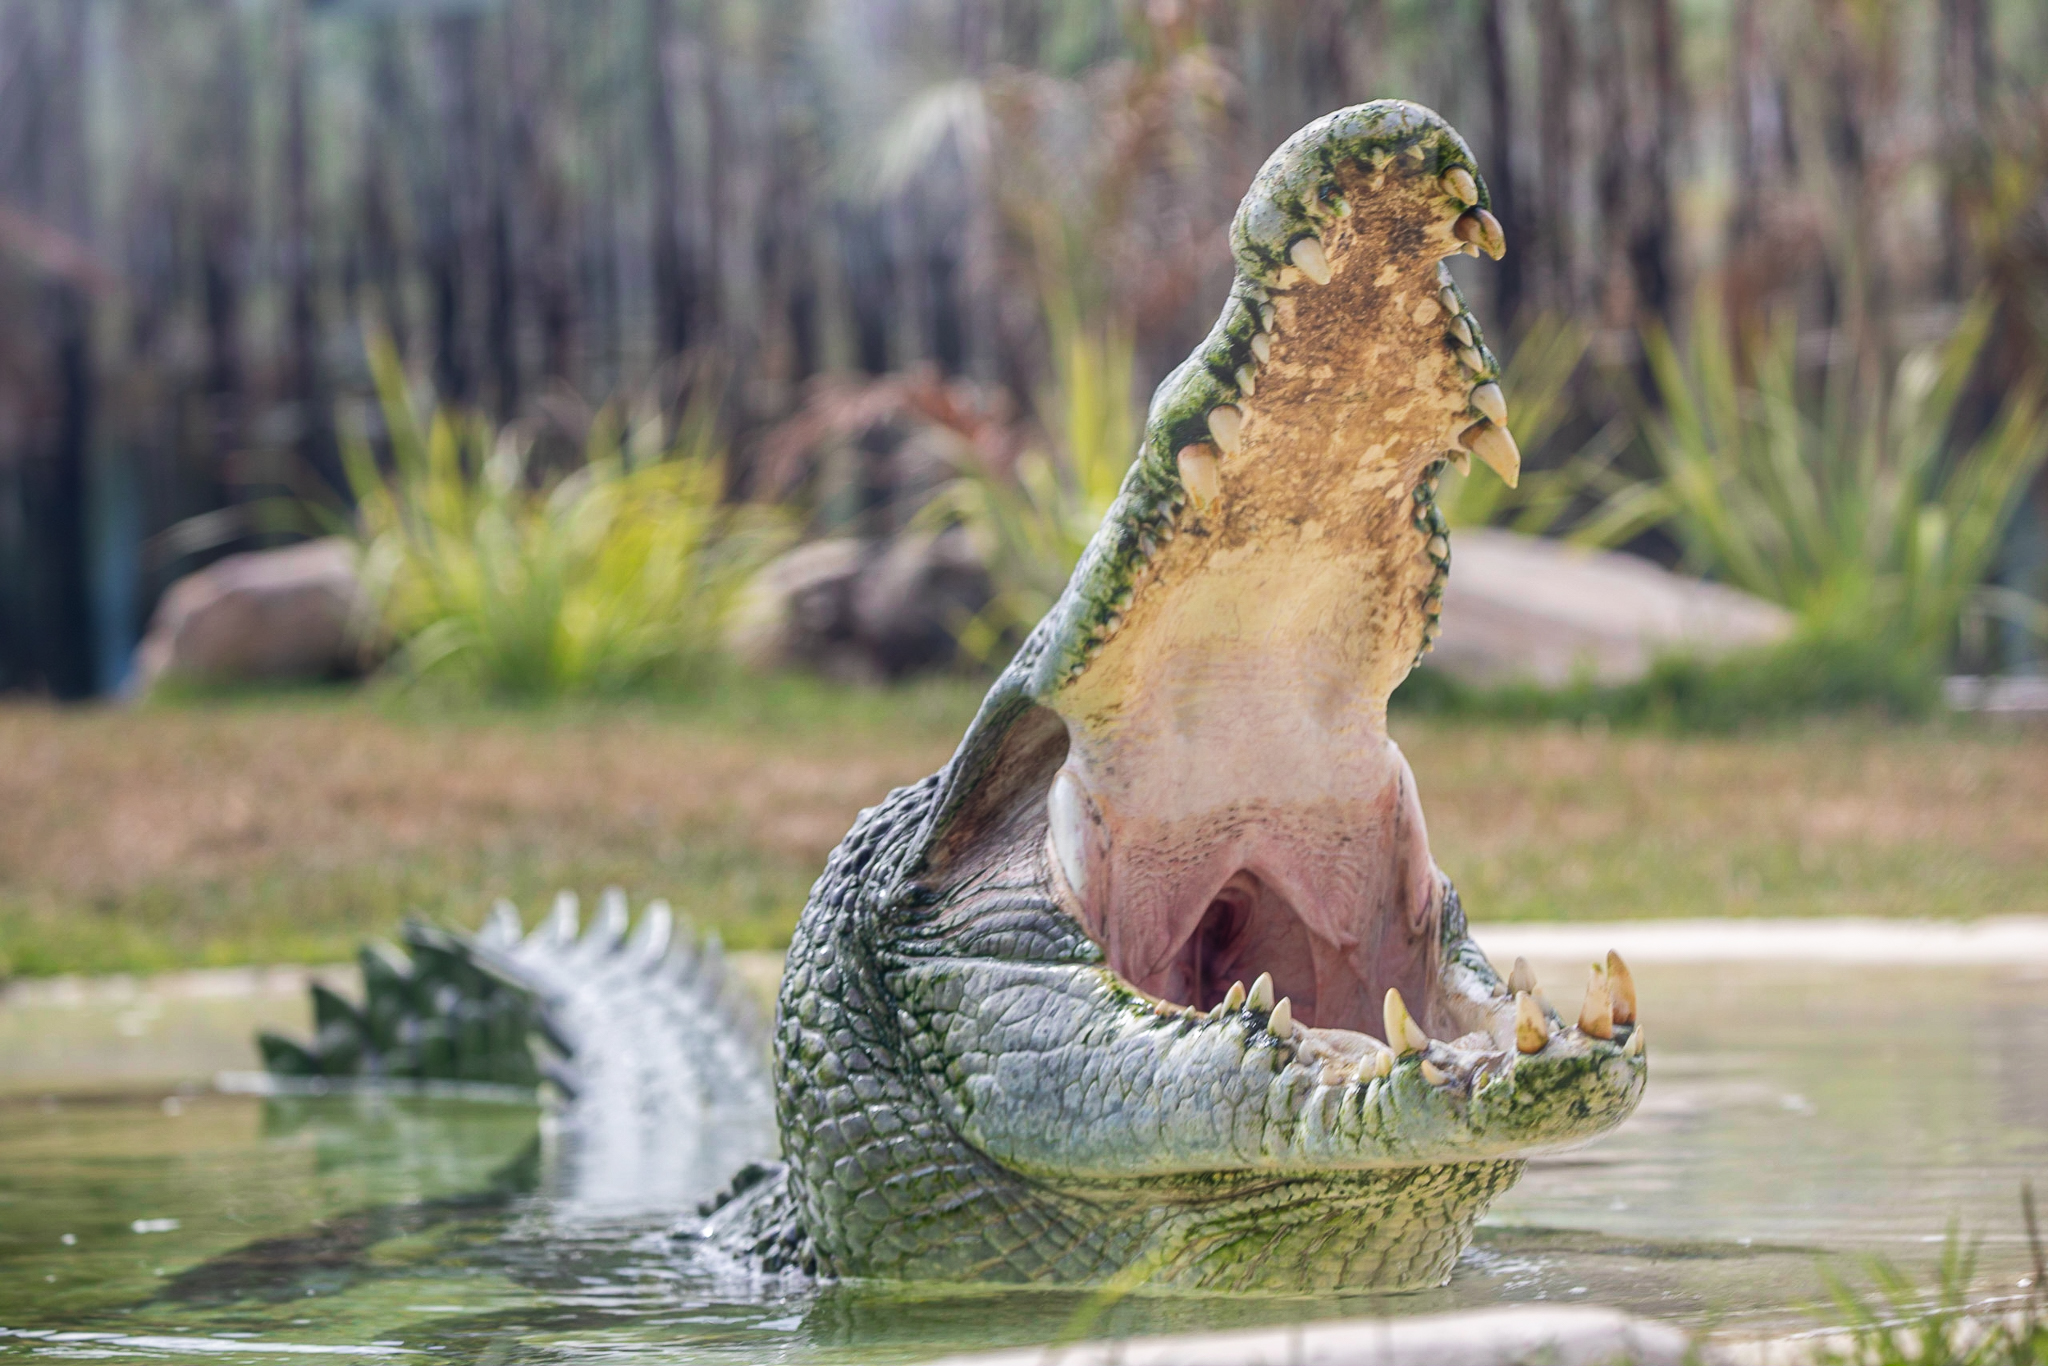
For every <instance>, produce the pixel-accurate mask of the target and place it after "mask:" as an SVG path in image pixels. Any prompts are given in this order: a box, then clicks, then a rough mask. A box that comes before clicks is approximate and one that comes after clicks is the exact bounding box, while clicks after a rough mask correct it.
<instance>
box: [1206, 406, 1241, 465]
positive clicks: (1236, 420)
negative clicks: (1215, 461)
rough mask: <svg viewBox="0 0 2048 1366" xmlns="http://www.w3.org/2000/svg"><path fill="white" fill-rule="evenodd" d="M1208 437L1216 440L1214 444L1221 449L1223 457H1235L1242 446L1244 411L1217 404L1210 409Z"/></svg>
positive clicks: (1235, 407)
mask: <svg viewBox="0 0 2048 1366" xmlns="http://www.w3.org/2000/svg"><path fill="white" fill-rule="evenodd" d="M1209 435H1211V436H1213V437H1215V438H1216V444H1217V445H1219V446H1221V447H1222V448H1223V453H1224V454H1225V455H1236V454H1237V452H1238V448H1239V447H1240V446H1242V445H1243V444H1244V410H1243V409H1242V408H1239V407H1237V406H1236V405H1234V404H1230V403H1219V404H1217V405H1216V406H1215V407H1214V408H1211V409H1210V410H1209Z"/></svg>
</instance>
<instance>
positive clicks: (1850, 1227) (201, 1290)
mask: <svg viewBox="0 0 2048 1366" xmlns="http://www.w3.org/2000/svg"><path fill="white" fill-rule="evenodd" d="M1537 966H1538V969H1539V971H1540V972H1541V973H1542V974H1543V978H1544V981H1545V983H1546V985H1548V986H1550V988H1551V990H1552V994H1553V996H1554V997H1555V998H1556V999H1558V1000H1559V1002H1560V1004H1563V1003H1564V1002H1566V1001H1568V1000H1576V995H1577V980H1576V978H1575V977H1574V976H1573V975H1572V974H1571V973H1570V971H1569V970H1568V969H1567V968H1566V967H1565V966H1563V965H1555V964H1550V963H1545V962H1540V961H1539V962H1538V964H1537ZM1580 971H1581V972H1582V971H1583V968H1581V969H1580ZM1636 975H1637V979H1638V983H1639V987H1640V991H1641V996H1642V999H1643V1002H1644V1018H1645V1026H1646V1029H1647V1030H1648V1036H1649V1044H1650V1050H1651V1059H1652V1063H1651V1069H1652V1070H1651V1084H1650V1089H1649V1092H1648V1095H1647V1097H1646V1099H1645V1102H1644V1104H1643V1107H1642V1110H1641V1111H1640V1112H1639V1113H1638V1115H1637V1116H1636V1117H1635V1118H1634V1119H1633V1120H1631V1121H1630V1123H1629V1124H1628V1125H1627V1126H1625V1127H1624V1128H1623V1129H1622V1130H1620V1131H1619V1132H1617V1133H1616V1134H1614V1135H1612V1136H1611V1137H1609V1138H1608V1139H1607V1140H1605V1141H1603V1142H1601V1143H1599V1144H1596V1145H1594V1146H1593V1147H1591V1148H1589V1149H1586V1150H1584V1151H1582V1152H1579V1153H1576V1154H1572V1155H1569V1156H1567V1157H1562V1158H1557V1159H1552V1160H1548V1161H1544V1162H1539V1163H1536V1164H1532V1166H1531V1168H1530V1171H1529V1174H1528V1176H1527V1178H1526V1179H1525V1180H1524V1181H1523V1182H1522V1184H1521V1185H1520V1186H1519V1187H1518V1188H1517V1189H1516V1190H1515V1191H1514V1192H1513V1193H1512V1194H1511V1195H1510V1196H1509V1197H1508V1198H1506V1199H1505V1200H1503V1201H1502V1202H1501V1203H1500V1204H1499V1205H1498V1206H1497V1207H1496V1208H1495V1210H1494V1211H1493V1213H1492V1215H1491V1216H1490V1217H1489V1219H1488V1220H1487V1222H1486V1224H1485V1225H1484V1226H1483V1227H1482V1228H1481V1231H1480V1237H1479V1240H1478V1242H1477V1244H1476V1245H1475V1247H1474V1249H1473V1250H1472V1252H1471V1253H1470V1254H1469V1255H1468V1256H1467V1257H1466V1259H1465V1261H1464V1263H1463V1264H1462V1265H1461V1267H1460V1269H1459V1271H1458V1273H1457V1275H1456V1276H1455V1277H1454V1279H1453V1281H1452V1283H1451V1285H1450V1286H1449V1287H1447V1288H1446V1289H1443V1290H1439V1291H1431V1292H1427V1293H1422V1294H1414V1295H1401V1296H1387V1297H1378V1298H1374V1297H1366V1296H1354V1297H1327V1298H1322V1299H1317V1300H1307V1299H1300V1300H1288V1299H1247V1298H1233V1297H1224V1296H1167V1295H1137V1296H1132V1297H1129V1298H1126V1299H1123V1300H1120V1301H1117V1302H1115V1303H1108V1304H1105V1303H1102V1302H1100V1301H1098V1300H1097V1299H1095V1298H1094V1297H1091V1296H1089V1295H1085V1294H1079V1293H1071V1292H1047V1291H988V1290H966V1289H948V1288H933V1289H917V1290H908V1291H906V1290H904V1289H902V1288H898V1287H867V1286H835V1287H824V1288H806V1287H801V1286H787V1285H780V1284H772V1285H763V1284H760V1283H757V1282H755V1281H753V1280H751V1279H750V1278H748V1277H746V1276H745V1275H743V1274H741V1273H739V1272H738V1271H736V1270H735V1269H733V1268H730V1267H718V1266H711V1265H706V1264H704V1263H703V1262H701V1261H699V1260H697V1259H695V1258H693V1256H692V1255H691V1254H690V1253H689V1252H688V1250H687V1248H686V1247H683V1248H679V1247H678V1245H676V1244H674V1243H672V1242H671V1241H670V1240H669V1239H668V1238H667V1237H666V1236H664V1230H665V1228H666V1227H667V1225H668V1223H669V1222H670V1213H671V1211H670V1210H669V1209H667V1208H664V1209H659V1210H646V1209H642V1210H637V1211H635V1210H631V1209H622V1208H621V1207H620V1206H619V1205H618V1204H617V1203H616V1202H611V1203H604V1202H599V1203H595V1204H594V1203H592V1202H590V1201H588V1200H583V1199H579V1198H578V1191H577V1190H576V1188H575V1187H576V1181H577V1178H576V1177H575V1173H574V1166H573V1163H572V1162H568V1161H566V1160H565V1157H564V1153H563V1151H562V1150H563V1147H564V1145H563V1144H562V1142H561V1141H560V1139H559V1138H558V1136H556V1135H554V1134H553V1133H552V1132H551V1127H550V1125H549V1122H548V1120H547V1117H546V1116H544V1115H543V1114H541V1112H539V1111H538V1110H536V1109H534V1108H532V1107H529V1106H525V1105H516V1104H502V1103H498V1104H493V1103H480V1102H475V1101H449V1100H421V1099H396V1098H371V1097H334V1098H324V1099H318V1100H303V1099H292V1100H276V1099H273V1100H263V1099H257V1098H249V1097H237V1096H223V1095H217V1094H212V1093H209V1092H205V1091H197V1090H194V1089H192V1088H191V1087H190V1086H187V1087H185V1088H184V1090H182V1091H181V1090H179V1089H176V1087H175V1086H174V1085H172V1081H171V1079H172V1078H174V1077H176V1076H181V1075H185V1076H189V1075H190V1074H191V1072H192V1070H193V1069H194V1068H195V1067H197V1066H198V1065H199V1064H200V1063H201V1062H202V1061H204V1060H203V1059H202V1058H200V1057H199V1056H198V1055H197V1054H196V1053H193V1052H191V1051H190V1049H189V1048H188V1051H187V1052H186V1053H184V1054H177V1055H175V1056H173V1055H168V1054H167V1055H165V1057H166V1058H167V1059H168V1060H167V1061H166V1060H159V1062H158V1063H157V1066H159V1067H160V1068H162V1069H165V1071H166V1078H165V1080H164V1081H163V1082H162V1083H160V1084H154V1085H144V1084H143V1083H142V1082H140V1081H138V1080H137V1077H136V1069H137V1068H138V1067H140V1066H141V1064H138V1063H135V1062H134V1061H133V1058H132V1057H131V1058H130V1060H129V1061H128V1062H127V1063H126V1064H123V1063H122V1062H121V1060H120V1057H119V1056H118V1055H119V1050H118V1049H117V1048H115V1047H114V1046H113V1045H112V1044H111V1043H107V1042H106V1036H107V1035H108V1031H109V1029H110V1028H111V1029H112V1031H113V1033H114V1034H115V1035H119V1036H122V1037H129V1038H131V1040H132V1042H133V1043H134V1045H135V1048H136V1049H138V1050H142V1051H143V1052H145V1053H146V1052H147V1050H149V1049H151V1048H156V1049H163V1048H164V1047H166V1045H165V1044H164V1042H163V1039H164V1038H165V1037H166V1036H169V1035H177V1036H180V1037H183V1036H184V1034H185V1033H186V1031H184V1030H182V1029H180V1027H179V1026H180V1021H181V1020H183V1019H185V1018H187V1017H188V1016H193V1013H194V1012H199V1014H200V1015H202V1016H203V1018H204V1020H205V1021H206V1022H207V1027H208V1028H210V1029H212V1030H213V1031H214V1034H215V1036H219V1037H225V1036H226V1034H227V1032H228V1031H229V1030H230V1029H239V1027H240V1022H239V1021H236V1020H233V1019H232V1018H231V1016H232V1013H233V1010H232V1009H231V1008H230V1007H229V1006H228V1005H225V1004H223V1003H222V1001H221V1000H219V999H211V1000H209V1001H207V1002H205V1003H203V1010H202V1008H201V1006H200V1005H195V1004H192V1003H190V1002H185V1003H180V1002H178V1001H171V1002H168V1003H161V1002H160V1003H158V1005H156V1006H155V1007H152V1009H154V1010H155V1012H156V1013H155V1014H154V1015H150V1016H149V1017H148V1020H147V1021H146V1022H145V1025H144V1027H141V1028H138V1027H137V1026H136V1023H135V1021H136V1018H137V1017H136V1014H135V1012H136V1011H137V1010H138V1009H141V1007H138V1006H137V1005H136V1004H135V1002H134V1001H133V1000H129V1001H128V1002H127V1003H126V1004H125V1005H123V1004H120V1003H113V1004H101V1005H95V1004H93V1003H92V1002H86V1003H84V1004H80V1003H77V1002H73V1003H72V1004H70V1005H68V1006H67V1005H62V1004H52V1003H50V1002H47V1001H45V1002H42V1003H40V1004H36V1003H31V1004H29V1005H19V1004H17V1005H14V1006H9V1007H0V1330H4V1332H0V1359H37V1360H51V1359H54V1360H71V1359H92V1360H98V1361H108V1360H112V1361H126V1360H149V1359H158V1360H163V1359H171V1360H216V1361H226V1362H240V1361H252V1362H254V1361H277V1360H281V1359H283V1358H286V1357H292V1356H307V1355H321V1354H336V1355H344V1356H348V1357H351V1358H354V1357H367V1358H372V1359H376V1358H383V1359H390V1360H396V1361H450V1362H522V1363H523V1362H578V1363H595V1362H604V1361H610V1360H621V1361H623V1360H631V1361H634V1362H784V1361H786V1362H837V1361H845V1362H855V1361H858V1362H887V1361H913V1360H917V1359H920V1358H924V1357H930V1356H936V1355H939V1354H942V1353H945V1352H948V1351H960V1350H969V1349H974V1348H992V1347H1000V1346H1010V1345H1020V1344H1030V1343H1038V1342H1046V1341H1050V1340H1052V1339H1054V1338H1057V1337H1059V1336H1061V1335H1063V1334H1073V1333H1079V1332H1084V1331H1085V1332H1088V1333H1091V1334H1128V1333H1149V1332H1168V1331H1188V1330H1191V1329H1197V1328H1208V1327H1216V1328H1221V1327H1238V1326H1246V1325H1252V1324H1260V1323H1271V1322H1278V1321H1296V1320H1300V1319H1302V1318H1305V1317H1324V1316H1346V1315H1358V1314H1376V1313H1410V1312H1421V1311H1431V1310H1440V1309H1444V1308H1448V1307H1454V1306H1466V1305H1481V1304H1493V1303H1499V1302H1502V1301H1513V1300H1534V1299H1552V1300H1565V1301H1568V1302H1586V1303H1602V1304H1612V1305H1617V1306H1620V1307H1624V1308H1627V1309H1631V1310H1634V1311H1636V1312H1641V1313H1647V1314H1652V1315H1656V1316H1659V1317H1664V1318H1671V1319H1676V1320H1678V1321H1680V1322H1683V1323H1686V1324H1691V1325H1700V1326H1718V1327H1722V1328H1732V1329H1741V1330H1754V1331H1766V1330H1774V1329H1779V1328H1784V1327H1787V1326H1796V1325H1797V1324H1799V1323H1802V1322H1805V1321H1806V1315H1807V1312H1808V1306H1810V1305H1813V1304H1816V1303H1819V1302H1821V1301H1823V1300H1824V1298H1825V1295H1826V1290H1825V1285H1824V1282H1823V1280H1822V1278H1821V1270H1820V1269H1821V1267H1822V1266H1823V1265H1824V1264H1831V1265H1834V1266H1836V1267H1838V1268H1839V1269H1841V1270H1844V1271H1849V1272H1853V1271H1854V1270H1855V1267H1856V1265H1857V1260H1856V1259H1857V1257H1858V1256H1859V1255H1868V1254H1873V1253H1874V1254H1881V1255H1884V1256H1886V1257H1889V1258H1891V1259H1892V1260H1893V1261H1895V1262H1898V1263H1900V1264H1901V1265H1904V1266H1906V1267H1909V1268H1913V1269H1921V1268H1924V1267H1927V1266H1929V1265H1931V1264H1932V1263H1933V1261H1934V1260H1935V1258H1936V1257H1937V1256H1938V1254H1939V1252H1940V1250H1941V1249H1940V1246H1939V1244H1940V1242H1941V1240H1942V1238H1943V1237H1944V1235H1945V1234H1946V1233H1947V1232H1948V1231H1949V1230H1950V1229H1951V1228H1960V1229H1961V1230H1963V1232H1964V1233H1965V1234H1966V1235H1972V1236H1974V1237H1976V1238H1978V1239H1980V1240H1981V1242H1980V1244H1979V1254H1978V1286H1979V1289H1980V1291H1981V1292H1983V1293H1986V1294H1992V1293H1998V1292H1999V1291H2001V1290H2003V1291H2005V1292H2006V1293H2010V1291H2011V1288H2012V1287H2013V1285H2014V1282H2015V1280H2016V1279H2017V1278H2018V1277H2020V1276H2021V1275H2023V1274H2024V1270H2025V1250H2024V1245H2023V1242H2022V1240H2021V1235H2020V1231H2019V1227H2018V1217H2017V1200H2016V1194H2017V1190H2018V1186H2019V1182H2020V1180H2021V1179H2022V1178H2023V1177H2024V1176H2029V1175H2031V1176H2032V1177H2033V1179H2034V1180H2035V1182H2036V1184H2037V1186H2040V1187H2042V1188H2044V1189H2048V968H2044V967H2042V966H2040V965H2038V964H2036V965H2026V964H2019V965H2013V966H2007V967H1946V968H1941V969H1912V968H1905V967H1870V966H1857V967H1850V966H1840V965H1835V966H1830V965H1827V964H1810V963H1809V964H1805V965H1781V964H1757V963H1747V964H1739V965H1738V964H1725V963H1704V962H1702V963H1667V964H1657V963H1648V964H1639V965H1638V967H1637V973H1636ZM282 1000H283V998H282V997H279V996H275V995H274V994H273V995H269V996H264V995H260V994H259V995H258V996H256V997H251V998H248V999H247V1000H246V1001H245V1003H244V1004H243V1006H241V1007H240V1009H242V1010H243V1011H244V1012H245V1013H246V1014H249V1015H251V1016H255V1017H260V1018H263V1019H265V1020H268V1021H275V1020H277V1019H278V1018H279V1016H280V1015H281V1014H282V1013H284V1011H283V1007H282V1006H281V1005H280V1002H281V1001H282ZM124 1011H125V1012H127V1013H126V1014H125V1015H123V1014H122V1012H124ZM37 1012H41V1013H37ZM181 1012H183V1013H182V1014H181ZM224 1012H225V1013H224ZM117 1016H118V1017H119V1019H117V1018H116V1017H117ZM194 1017H195V1018H196V1016H194ZM120 1019H125V1020H126V1021H127V1024H126V1025H122V1024H121V1023H120ZM109 1021H113V1024H111V1025H110V1024H109ZM66 1031H71V1032H72V1033H71V1034H69V1035H67V1033H66ZM74 1035H75V1036H76V1037H78V1038H87V1039H98V1040H100V1041H101V1043H102V1044H104V1045H105V1047H104V1050H103V1051H102V1052H99V1053H92V1052H91V1050H81V1051H80V1056H86V1055H88V1054H90V1056H92V1057H93V1058H94V1059H95V1061H96V1065H97V1066H98V1067H99V1069H100V1070H101V1072H102V1073H104V1077H101V1076H97V1075H95V1074H92V1073H87V1072H84V1071H80V1072H77V1073H74V1074H73V1075H70V1076H68V1077H57V1076H54V1075H53V1074H52V1069H51V1068H50V1066H49V1062H48V1060H49V1058H50V1056H51V1055H52V1050H53V1049H58V1048H60V1046H61V1045H62V1043H63V1041H64V1040H65V1039H66V1038H69V1037H72V1036H74ZM238 1037H239V1036H238ZM53 1040H54V1041H56V1042H54V1043H53ZM95 1047H99V1045H95ZM38 1059H40V1060H41V1061H37V1060H38ZM223 1062H224V1063H227V1064H229V1065H246V1055H244V1056H243V1057H227V1058H220V1059H215V1060H213V1063H214V1065H220V1064H221V1063H223ZM124 1068H125V1070H124ZM25 1069H26V1070H25ZM37 1069H39V1070H37ZM29 1071H33V1076H30V1075H29ZM106 1078H111V1080H107V1079H106ZM25 1088H26V1089H25ZM709 1146H710V1147H713V1148H715V1147H716V1146H717V1145H716V1144H711V1145H709ZM725 1174H726V1173H724V1172H723V1171H719V1172H704V1173H692V1174H691V1175H690V1179H689V1181H687V1182H685V1183H683V1187H679V1188H672V1189H671V1191H670V1192H669V1194H668V1196H667V1197H665V1198H666V1199H669V1200H674V1199H676V1198H679V1194H687V1193H688V1190H691V1189H694V1190H704V1191H708V1190H709V1189H711V1188H712V1187H713V1186H715V1185H716V1184H717V1182H718V1181H719V1179H721V1178H722V1177H723V1176H724V1175H725Z"/></svg>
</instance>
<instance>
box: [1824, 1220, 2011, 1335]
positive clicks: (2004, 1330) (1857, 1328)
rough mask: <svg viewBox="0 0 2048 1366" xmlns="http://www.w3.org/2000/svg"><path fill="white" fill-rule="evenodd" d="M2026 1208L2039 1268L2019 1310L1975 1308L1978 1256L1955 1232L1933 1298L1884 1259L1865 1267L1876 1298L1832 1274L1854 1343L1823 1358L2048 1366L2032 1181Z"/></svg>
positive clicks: (1992, 1305)
mask: <svg viewBox="0 0 2048 1366" xmlns="http://www.w3.org/2000/svg"><path fill="white" fill-rule="evenodd" d="M2020 1211H2021V1218H2022V1220H2023V1221H2024V1223H2025V1226H2026V1233H2027V1243H2028V1247H2029V1250H2030V1251H2031V1252H2032V1253H2033V1259H2034V1266H2033V1274H2032V1275H2031V1276H2029V1277H2027V1278H2026V1280H2024V1281H2023V1282H2022V1283H2021V1284H2022V1286H2023V1288H2024V1289H2025V1290H2026V1292H2027V1293H2026V1295H2025V1297H2024V1299H2023V1300H2022V1302H2021V1303H2020V1304H2019V1305H2018V1306H2017V1307H2014V1306H2013V1305H2012V1304H2011V1302H2010V1301H2009V1300H2005V1301H1996V1300H1995V1301H1991V1302H1989V1303H1986V1304H1973V1303H1972V1300H1971V1292H1972V1289H1973V1286H1974V1282H1975V1275H1974V1272H1975V1262H1976V1258H1975V1255H1974V1253H1973V1251H1972V1250H1971V1248H1970V1247H1969V1246H1968V1245H1966V1244H1965V1243H1964V1242H1963V1241H1962V1240H1961V1239H1960V1238H1958V1237H1957V1236H1956V1235H1955V1234H1954V1233H1951V1234H1950V1235H1949V1237H1948V1240H1947V1242H1946V1243H1945V1245H1944V1246H1943V1248H1942V1257H1941V1262H1940V1265H1939V1266H1938V1267H1936V1269H1935V1283H1934V1286H1933V1289H1932V1291H1931V1293H1930V1292H1929V1291H1928V1290H1926V1289H1923V1288H1922V1287H1921V1286H1919V1285H1918V1284H1916V1283H1915V1282H1914V1280H1913V1278H1912V1277H1911V1276H1910V1275H1908V1274H1906V1273H1905V1272H1903V1271H1901V1270H1900V1269H1899V1268H1898V1267H1896V1266H1894V1265H1893V1264H1892V1263H1891V1262H1889V1261H1887V1260H1885V1259H1883V1258H1872V1259H1870V1260H1869V1261H1867V1262H1866V1263H1865V1270H1866V1272H1867V1273H1868V1275H1869V1279H1870V1281H1871V1282H1872V1284H1873V1286H1874V1288H1875V1292H1876V1294H1875V1298H1872V1297H1871V1296H1868V1295H1864V1294H1859V1293H1858V1292H1857V1291H1856V1290H1854V1289H1853V1288H1852V1287H1850V1286H1849V1284H1848V1283H1847V1282H1845V1281H1843V1280H1842V1279H1841V1278H1840V1277H1839V1276H1834V1277H1830V1288H1831V1289H1832V1290H1833V1292H1834V1297H1835V1303H1836V1305H1837V1307H1838V1308H1840V1310H1841V1311H1842V1312H1843V1314H1844V1315H1846V1316H1847V1318H1848V1322H1849V1333H1848V1335H1847V1336H1848V1342H1847V1344H1846V1345H1843V1346H1837V1347H1831V1348H1829V1349H1827V1350H1824V1351H1823V1352H1822V1353H1821V1356H1820V1360H1821V1362H1822V1363H1823V1366H2048V1250H2044V1248H2043V1244H2042V1238H2041V1228H2040V1221H2039V1218H2038V1216H2037V1215H2036V1212H2035V1209H2034V1188H2033V1185H2032V1184H2031V1183H2028V1184H2026V1185H2023V1186H2022V1187H2021V1189H2020Z"/></svg>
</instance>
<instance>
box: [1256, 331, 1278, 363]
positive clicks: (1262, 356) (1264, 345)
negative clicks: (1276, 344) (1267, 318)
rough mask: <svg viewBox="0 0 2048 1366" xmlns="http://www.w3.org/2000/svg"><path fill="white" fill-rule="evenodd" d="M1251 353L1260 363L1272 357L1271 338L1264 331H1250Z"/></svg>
mask: <svg viewBox="0 0 2048 1366" xmlns="http://www.w3.org/2000/svg"><path fill="white" fill-rule="evenodd" d="M1252 355H1253V356H1254V357H1255V358H1257V360H1258V362H1259V364H1261V365H1264V364H1265V363H1266V362H1267V361H1269V360H1271V359H1273V338H1272V337H1271V336H1270V335H1268V334H1267V333H1264V332H1254V333H1252Z"/></svg>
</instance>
